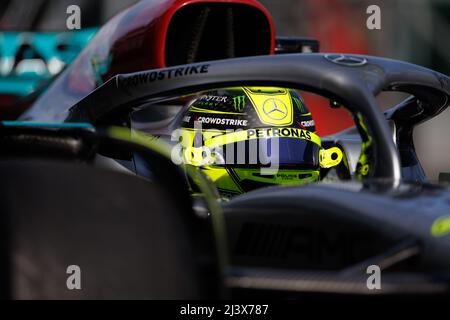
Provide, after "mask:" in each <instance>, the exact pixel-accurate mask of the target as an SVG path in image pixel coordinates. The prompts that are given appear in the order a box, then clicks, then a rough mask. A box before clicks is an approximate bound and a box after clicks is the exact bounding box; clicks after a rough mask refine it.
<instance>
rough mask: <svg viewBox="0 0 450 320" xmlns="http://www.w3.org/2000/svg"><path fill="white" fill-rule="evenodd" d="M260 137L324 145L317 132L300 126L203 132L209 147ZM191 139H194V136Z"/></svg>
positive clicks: (191, 131)
mask: <svg viewBox="0 0 450 320" xmlns="http://www.w3.org/2000/svg"><path fill="white" fill-rule="evenodd" d="M182 130H185V131H188V132H190V133H191V134H192V135H194V134H195V129H182ZM258 138H295V139H303V140H307V141H311V142H314V143H315V144H317V145H319V146H321V145H322V144H321V140H320V137H319V136H318V135H317V134H315V133H314V132H311V131H308V130H304V129H299V128H286V127H282V128H255V129H247V130H236V131H228V132H227V131H222V130H221V131H219V130H214V131H213V130H211V132H210V134H209V132H208V131H207V132H204V133H203V139H204V146H206V147H209V148H214V147H217V146H221V145H225V144H229V143H235V142H239V141H245V140H250V139H258ZM189 140H190V141H193V138H192V139H189Z"/></svg>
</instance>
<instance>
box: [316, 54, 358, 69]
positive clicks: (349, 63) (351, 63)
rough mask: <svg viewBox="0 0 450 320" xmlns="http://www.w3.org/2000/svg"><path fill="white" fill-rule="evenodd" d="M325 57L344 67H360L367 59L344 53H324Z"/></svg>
mask: <svg viewBox="0 0 450 320" xmlns="http://www.w3.org/2000/svg"><path fill="white" fill-rule="evenodd" d="M324 57H325V59H327V60H328V61H331V62H333V63H335V64H339V65H342V66H346V67H360V66H363V65H365V64H367V59H366V58H363V57H357V56H349V55H345V54H326V55H325V56H324Z"/></svg>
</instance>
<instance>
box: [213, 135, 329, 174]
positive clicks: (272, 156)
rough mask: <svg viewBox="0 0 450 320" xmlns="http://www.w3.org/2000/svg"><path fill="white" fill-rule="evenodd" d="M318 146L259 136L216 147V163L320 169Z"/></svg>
mask: <svg viewBox="0 0 450 320" xmlns="http://www.w3.org/2000/svg"><path fill="white" fill-rule="evenodd" d="M319 149H320V147H319V146H318V145H317V144H315V143H314V142H311V141H308V140H305V139H298V138H259V139H250V140H244V141H239V142H234V143H229V144H225V145H223V146H221V147H219V148H216V149H215V150H214V151H213V153H214V155H215V160H216V164H219V165H220V164H222V165H227V166H233V167H259V168H260V167H270V166H272V167H273V166H274V165H277V166H278V167H279V168H286V169H294V168H295V169H317V168H318V167H319Z"/></svg>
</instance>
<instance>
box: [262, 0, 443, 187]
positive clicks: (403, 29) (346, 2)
mask: <svg viewBox="0 0 450 320" xmlns="http://www.w3.org/2000/svg"><path fill="white" fill-rule="evenodd" d="M260 2H261V3H263V4H264V5H265V6H266V7H267V9H269V11H270V12H271V14H272V16H273V18H274V21H275V27H276V30H277V33H278V34H279V35H298V36H310V37H313V38H317V39H319V40H320V46H321V48H320V49H321V51H323V52H339V53H360V54H370V55H376V56H383V57H389V58H393V59H399V60H404V61H408V62H412V63H416V64H419V65H422V66H425V67H428V68H432V69H435V70H437V71H439V72H441V73H444V74H447V75H450V41H448V36H449V35H450V0H384V1H379V0H378V1H376V0H261V1H260ZM373 4H375V5H378V6H379V7H380V9H381V30H368V29H367V28H366V20H367V17H368V16H369V15H368V14H366V9H367V7H368V6H370V5H373ZM396 98H397V97H393V98H392V99H391V97H387V96H385V97H383V98H382V99H380V100H381V104H382V105H383V106H384V107H387V106H389V105H390V104H391V103H393V102H395V100H396ZM414 142H415V145H416V149H417V153H418V155H419V158H420V160H421V162H422V164H423V165H424V169H425V171H426V173H427V176H428V178H429V179H430V180H437V179H438V175H439V173H440V172H450V108H449V109H447V110H446V111H445V112H443V113H442V114H441V115H440V116H438V117H436V118H435V119H433V120H431V121H428V122H427V123H425V124H422V125H420V126H419V127H417V128H416V130H415V132H414Z"/></svg>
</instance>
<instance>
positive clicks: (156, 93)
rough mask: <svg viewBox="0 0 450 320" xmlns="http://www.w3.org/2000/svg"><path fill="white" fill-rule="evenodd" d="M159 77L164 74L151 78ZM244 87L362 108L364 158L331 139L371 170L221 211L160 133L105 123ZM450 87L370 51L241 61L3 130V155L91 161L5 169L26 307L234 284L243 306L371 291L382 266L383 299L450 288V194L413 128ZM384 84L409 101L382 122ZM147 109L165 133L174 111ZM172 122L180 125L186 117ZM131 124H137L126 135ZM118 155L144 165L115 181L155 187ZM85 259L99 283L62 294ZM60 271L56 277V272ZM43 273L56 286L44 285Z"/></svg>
mask: <svg viewBox="0 0 450 320" xmlns="http://www.w3.org/2000/svg"><path fill="white" fill-rule="evenodd" d="M177 70H182V71H180V72H178V73H177V72H176V71H177ZM186 70H188V71H186ZM191 70H192V72H191ZM193 70H197V71H198V72H194V71H193ZM274 70H276V71H277V72H274ZM152 74H156V75H158V77H159V76H160V77H159V79H158V77H156V79H155V80H154V81H150V80H148V81H143V80H141V79H152V78H153V77H152ZM171 74H172V75H173V76H172V77H171V76H169V75H171ZM176 74H178V76H175V75H176ZM236 83H240V84H242V85H245V86H252V85H258V86H261V85H265V86H288V87H290V88H296V89H303V90H305V89H306V90H308V91H312V92H315V93H317V94H320V95H323V96H326V97H328V98H330V99H332V100H333V101H334V102H336V103H337V104H339V105H342V106H345V108H348V110H349V111H350V112H351V113H352V114H354V115H355V119H360V121H356V122H357V123H356V128H357V129H359V132H361V134H360V136H361V137H360V140H359V141H360V144H361V145H362V146H361V147H360V149H359V151H358V153H361V155H358V156H356V154H355V152H356V151H355V150H356V148H354V144H355V139H354V132H350V133H343V134H340V135H336V136H332V137H326V138H323V141H324V142H323V143H326V144H327V145H328V146H331V145H333V146H336V147H338V148H340V149H341V150H342V152H343V154H344V157H345V158H346V162H347V163H348V164H349V170H350V171H351V174H352V176H353V177H354V176H356V173H355V171H354V169H352V168H354V166H352V165H351V163H352V159H353V158H355V157H357V158H358V157H359V158H361V157H364V158H365V159H366V160H367V164H368V168H369V172H368V173H367V175H365V176H360V177H359V180H358V179H356V178H353V179H349V178H348V177H344V178H343V179H344V180H342V181H339V182H333V183H323V182H319V183H312V184H305V185H302V186H276V187H268V188H261V189H258V190H255V191H251V192H248V193H246V194H244V195H241V196H237V197H234V198H232V199H231V200H229V201H227V202H220V201H219V196H218V193H217V191H216V189H215V187H214V185H211V182H210V181H209V180H208V179H207V178H206V177H205V175H204V174H202V173H201V171H200V170H199V169H198V168H196V167H189V168H186V170H187V171H186V173H185V174H187V175H188V177H189V179H188V181H189V184H191V185H195V186H196V188H197V190H198V193H201V195H202V197H201V199H202V200H203V202H202V201H198V199H196V200H195V202H194V204H193V198H192V197H191V196H189V190H190V187H189V186H188V184H187V182H186V180H185V179H184V178H183V175H182V174H180V169H177V168H176V167H175V165H174V164H173V163H172V162H171V160H170V151H169V149H166V148H165V147H164V144H163V142H162V141H161V140H162V139H157V138H155V137H154V136H153V137H152V136H149V135H147V134H138V133H136V132H135V131H129V129H126V128H122V129H121V128H115V129H106V130H103V129H94V128H101V127H104V126H105V125H107V124H108V122H110V121H111V120H110V119H116V120H117V119H123V115H128V116H129V117H130V118H131V115H132V114H133V112H136V111H135V110H138V111H140V112H143V111H142V110H146V109H147V110H151V108H152V107H156V108H161V106H163V105H164V104H162V102H163V101H167V100H168V99H169V98H172V97H174V96H186V95H188V94H192V93H193V92H199V91H205V90H208V89H212V88H222V87H230V86H233V85H235V84H236ZM449 84H450V82H449V78H448V77H446V76H445V75H442V74H440V73H437V72H435V71H431V70H428V69H425V68H422V67H418V66H415V65H412V64H408V63H403V62H399V61H393V60H388V59H383V58H376V57H370V56H343V55H335V54H299V55H280V56H266V57H254V58H239V59H229V60H223V61H217V62H207V63H200V64H191V65H182V66H179V67H174V68H165V69H157V70H150V71H145V72H138V73H133V74H123V75H118V76H116V77H113V78H112V79H111V80H109V81H107V82H106V83H105V84H104V85H102V86H101V87H99V88H98V89H97V90H95V91H93V92H92V93H91V94H90V95H88V96H87V97H86V98H85V99H82V100H81V101H80V102H78V103H77V104H75V105H74V106H72V107H70V108H67V109H62V110H61V109H60V110H55V111H54V112H55V113H54V114H53V115H51V116H52V117H53V118H59V120H60V121H61V123H60V124H57V123H55V124H52V125H50V124H47V125H46V124H42V123H41V124H36V123H35V124H33V123H27V122H24V123H23V122H22V123H20V122H19V123H17V122H16V123H14V122H13V123H9V122H6V123H3V126H2V148H1V150H2V153H3V154H4V155H5V156H7V157H8V158H11V156H13V155H14V156H15V157H17V156H20V155H27V156H28V157H30V155H33V156H38V157H49V155H51V157H52V158H61V157H64V158H66V159H72V160H77V162H80V161H81V162H87V163H90V164H91V166H88V167H86V166H80V165H79V164H78V165H77V164H75V163H73V162H71V163H62V162H55V160H52V161H50V162H49V161H45V162H38V163H36V162H35V161H33V162H30V161H25V162H22V161H17V160H9V161H4V162H2V176H3V177H4V179H3V181H4V182H3V189H2V194H4V195H5V198H4V199H5V201H4V202H3V204H2V212H4V215H3V218H5V215H6V218H7V221H9V223H10V228H9V229H8V230H10V231H9V233H8V236H9V241H8V242H7V243H13V244H14V246H12V248H14V249H12V250H13V251H12V255H10V256H9V257H12V259H13V262H14V264H13V268H12V270H11V272H12V274H13V275H14V277H13V280H14V281H13V282H12V283H11V287H12V288H13V289H14V290H16V291H13V292H15V293H16V294H17V295H14V296H13V297H24V295H25V297H46V298H55V297H86V298H93V297H124V296H127V297H147V298H161V297H172V298H173V297H202V296H203V297H205V295H204V294H206V293H205V292H208V294H211V292H215V294H216V296H220V294H222V295H223V294H225V295H226V294H230V293H229V291H227V290H225V291H223V289H224V288H225V289H226V288H228V289H230V288H231V289H232V291H231V292H232V295H233V296H242V295H243V294H246V295H247V294H252V293H253V294H256V295H259V294H262V293H264V294H266V295H268V296H273V295H275V296H277V297H279V296H281V297H292V296H296V295H295V294H297V293H302V294H304V293H308V292H309V293H311V292H320V293H328V294H331V293H340V294H351V295H357V294H370V293H373V292H372V291H370V290H369V289H367V287H366V277H367V274H366V268H367V267H368V266H370V265H377V266H379V267H380V268H381V269H382V270H383V276H382V279H383V280H382V287H381V290H380V291H377V294H386V295H409V294H413V293H414V294H420V295H426V294H443V293H447V292H448V289H449V288H448V285H449V278H448V276H449V267H450V261H449V259H448V255H447V254H446V253H447V252H448V250H449V246H450V242H449V241H448V239H449V234H450V229H449V228H448V225H449V224H448V221H449V217H448V212H449V210H450V208H449V202H448V197H449V191H448V189H447V188H445V187H440V186H437V185H430V184H427V183H426V182H425V181H424V180H425V177H424V175H423V170H421V166H420V163H419V161H418V160H417V157H416V156H415V151H414V145H413V143H412V140H411V139H410V134H411V130H412V129H413V128H414V126H415V125H416V124H417V123H419V122H422V121H426V120H429V119H431V118H433V117H434V116H436V115H437V114H439V113H440V112H441V111H443V110H444V109H445V108H446V107H447V106H448V97H449V94H450V85H449ZM386 90H387V91H401V92H407V93H408V94H410V97H408V98H407V99H406V100H404V101H403V102H401V103H400V104H398V105H396V106H394V107H393V108H392V109H390V110H389V111H388V112H386V113H385V114H384V115H383V113H381V112H380V111H379V108H378V106H377V102H376V100H375V98H374V97H375V96H376V95H377V94H379V93H380V92H382V91H386ZM331 111H332V109H331V108H330V112H331ZM146 114H147V115H148V116H149V118H148V119H147V120H148V121H149V122H151V121H154V122H155V123H157V124H158V123H159V124H161V114H157V115H156V114H152V113H150V112H147V113H146ZM152 116H155V117H156V118H154V119H153V120H152V119H151V117H152ZM166 116H168V117H169V119H176V117H175V116H174V115H173V114H170V115H167V114H166ZM32 120H33V121H39V117H38V116H35V117H33V118H32ZM166 120H167V119H166ZM163 122H164V121H163ZM389 122H390V123H391V126H389ZM111 123H113V122H111ZM165 123H166V124H167V125H166V128H170V125H171V123H172V121H166V122H165ZM115 124H117V122H115ZM129 126H131V127H133V121H131V120H130V121H128V122H125V123H124V125H123V127H129ZM393 130H394V131H393ZM158 132H159V135H161V132H162V129H161V128H159V129H158ZM393 137H394V139H393ZM111 159H116V160H117V161H118V162H121V161H124V160H129V161H131V163H134V166H131V167H130V166H128V169H124V168H123V167H122V168H121V169H117V168H116V169H115V171H117V170H119V171H124V172H134V173H135V174H137V175H138V176H140V177H144V178H145V179H144V180H143V179H141V178H136V177H132V176H130V175H129V174H124V173H123V172H111V169H108V170H107V171H105V170H104V169H100V168H95V167H96V166H100V167H101V166H108V167H110V168H111V167H112V166H114V163H115V164H117V163H118V162H117V161H111ZM92 165H93V166H94V167H92ZM130 168H131V169H132V170H129V169H130ZM24 186H25V187H24ZM24 188H25V189H24ZM18 189H21V192H20V194H18V193H17V191H16V190H18ZM19 199H21V201H19ZM62 212H63V213H62ZM99 238H101V240H100V241H99ZM208 239H209V240H208ZM211 239H214V241H210V240H211ZM213 244H214V245H213ZM161 246H162V247H161ZM107 248H109V249H107ZM10 252H11V251H10ZM201 257H203V258H201ZM206 257H207V258H206ZM74 261H75V262H77V261H78V264H79V265H82V266H84V269H85V270H86V271H85V273H86V274H87V275H86V277H88V278H89V279H86V280H85V281H86V286H85V287H84V288H83V291H82V293H79V292H77V293H73V292H70V291H67V290H65V289H64V288H63V287H64V286H59V285H58V283H59V282H58V281H62V279H60V277H63V276H64V270H63V268H62V266H63V265H65V263H68V264H74V263H75V262H74ZM216 262H219V264H218V265H217V264H215V263H216ZM51 265H54V266H53V268H56V269H54V270H53V269H52V270H46V268H47V267H48V266H51ZM217 266H219V267H218V268H217ZM105 269H107V270H108V271H107V272H106V273H107V275H104V276H100V275H99V274H102V272H103V271H104V270H105ZM102 270H103V271H102ZM38 272H43V274H44V275H45V276H43V277H42V278H39V279H52V281H50V282H48V281H38V278H36V277H33V274H37V273H38ZM200 275H203V276H200ZM180 277H181V278H183V279H180ZM211 277H213V278H214V279H215V281H211ZM138 278H139V279H140V280H138ZM119 279H120V280H119ZM174 279H175V280H176V281H174ZM90 281H92V283H90ZM169 282H170V285H167V283H169ZM212 284H213V285H212ZM17 288H18V289H17ZM125 288H126V289H125ZM221 289H222V290H221ZM121 290H125V291H126V293H125V292H122V291H121ZM227 292H228V293H227Z"/></svg>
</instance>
